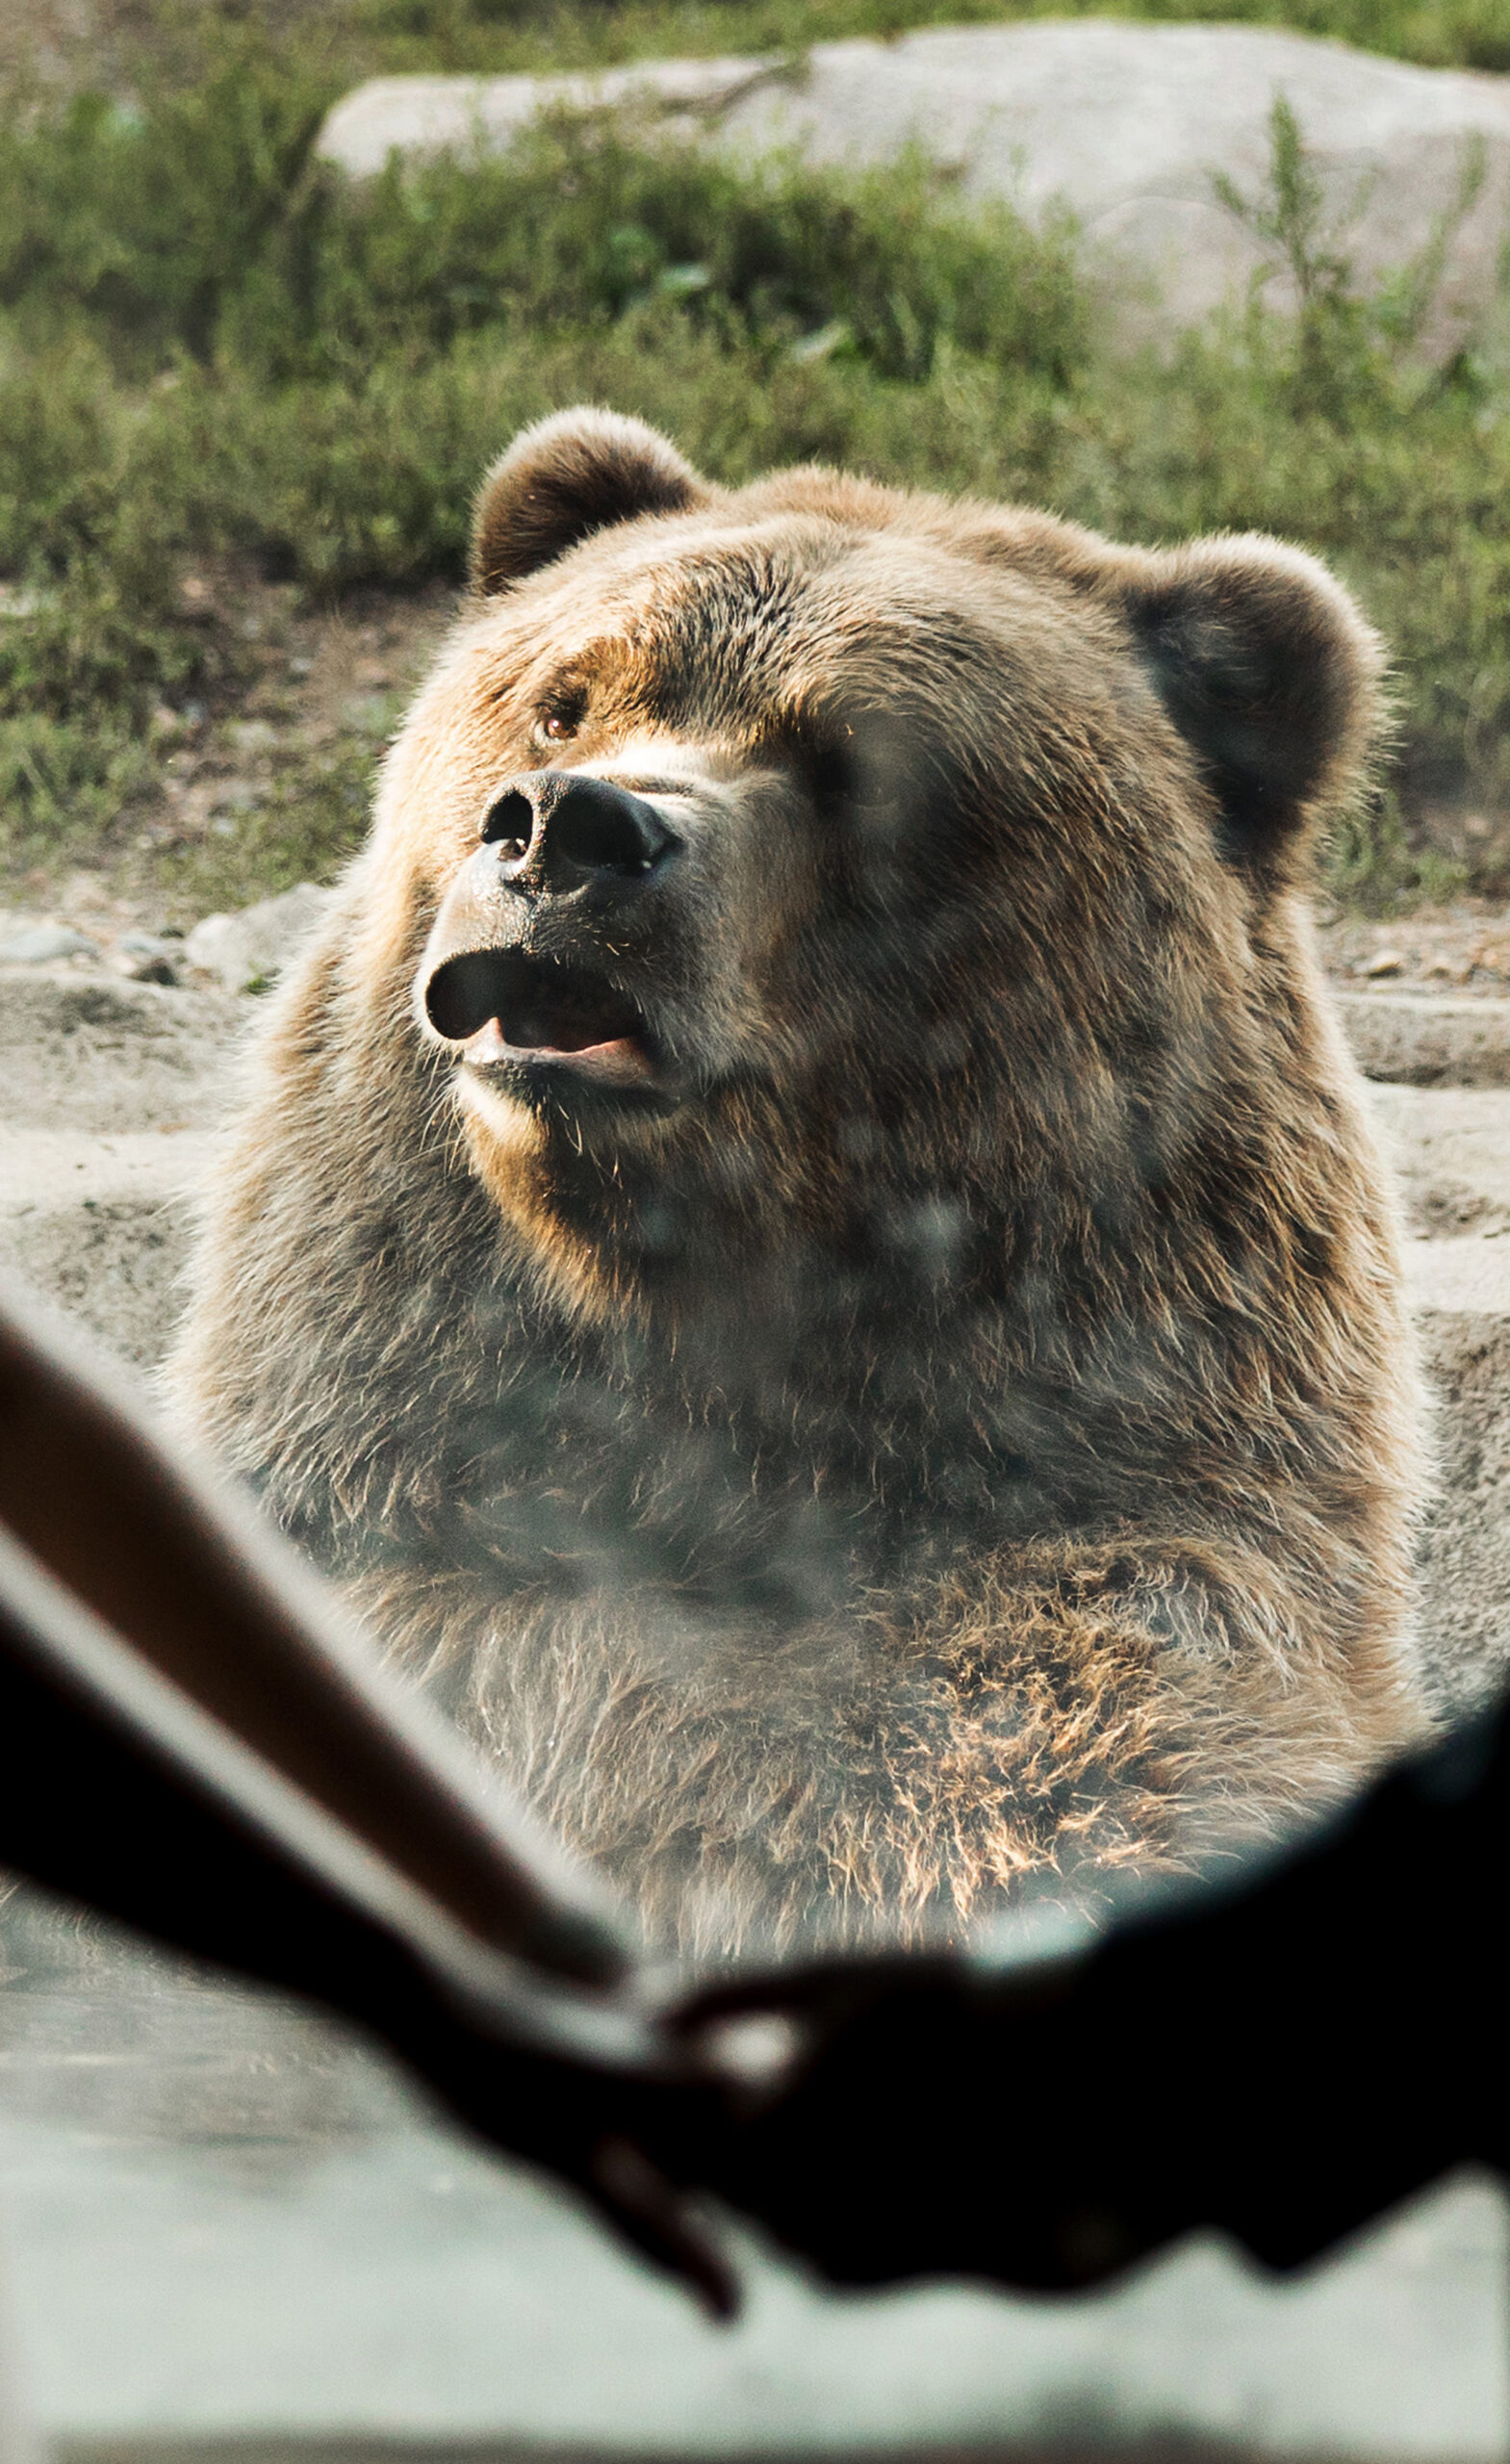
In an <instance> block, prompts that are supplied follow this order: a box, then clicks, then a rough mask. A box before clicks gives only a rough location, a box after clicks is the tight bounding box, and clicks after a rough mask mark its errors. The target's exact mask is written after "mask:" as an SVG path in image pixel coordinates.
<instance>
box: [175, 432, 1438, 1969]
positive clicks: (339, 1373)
mask: <svg viewBox="0 0 1510 2464" xmlns="http://www.w3.org/2000/svg"><path fill="white" fill-rule="evenodd" d="M1378 666H1379V655H1378V650H1377V645H1376V643H1375V641H1374V639H1373V637H1372V636H1371V635H1370V633H1369V630H1368V629H1367V627H1366V626H1365V625H1364V624H1363V622H1362V621H1361V620H1360V618H1359V616H1358V614H1357V613H1356V611H1355V609H1354V608H1353V607H1352V605H1351V604H1350V603H1349V602H1348V600H1347V599H1346V597H1345V596H1344V593H1343V592H1342V591H1341V590H1340V589H1339V588H1338V586H1337V585H1336V583H1335V582H1334V581H1332V580H1331V579H1330V578H1329V577H1328V576H1327V575H1326V574H1325V573H1324V572H1323V571H1322V570H1321V569H1320V568H1319V567H1318V566H1317V565H1316V564H1315V563H1314V562H1312V561H1311V560H1310V559H1309V558H1307V557H1306V556H1304V555H1301V554H1299V553H1298V552H1294V551H1292V550H1291V549H1288V548H1285V547H1283V546H1280V545H1277V544H1276V543H1275V542H1273V541H1271V540H1267V539H1259V538H1225V539H1216V540H1208V541H1205V542H1202V543H1199V544H1197V545H1194V546H1191V547H1189V548H1183V549H1179V550H1176V551H1172V552H1157V553H1156V552H1144V551H1139V550H1131V549H1125V548H1118V547H1114V546H1111V545H1109V544H1108V543H1107V542H1105V541H1103V540H1101V539H1098V538H1096V537H1094V536H1092V535H1091V534H1089V533H1088V532H1087V531H1084V530H1081V529H1077V528H1074V527H1072V526H1069V525H1067V524H1064V523H1062V522H1059V521H1056V520H1053V519H1050V518H1049V517H1047V516H1044V515H1040V514H1037V513H1031V512H1023V511H1013V510H1003V509H1001V508H998V507H995V506H991V505H987V504H980V503H947V502H944V501H940V500H938V499H935V498H932V497H927V496H918V495H906V494H900V493H895V492H893V491H890V490H888V489H884V488H882V487H877V486H873V485H870V484H867V483H864V482H861V481H859V480H857V479H853V478H847V477H843V476H840V475H835V474H833V473H832V472H826V471H818V470H804V471H795V472H787V473H784V474H782V475H779V476H777V477H774V478H771V479H767V480H765V481H763V482H761V483H760V484H758V485H756V486H754V487H751V488H747V489H745V490H743V491H742V492H739V493H737V494H735V493H725V492H724V491H722V490H719V489H717V488H714V487H711V486H709V485H707V484H705V483H704V481H703V480H702V479H701V478H699V477H698V476H697V475H695V474H694V473H693V472H692V471H691V470H690V469H689V468H688V467H687V466H686V464H685V463H684V462H683V461H682V460H681V459H680V457H679V456H678V454H677V453H676V452H675V451H674V450H673V449H672V448H671V447H670V446H669V445H667V444H666V443H665V442H664V440H662V439H661V438H659V437H657V436H655V435H654V434H653V433H652V432H651V431H650V430H648V429H646V428H643V427H640V426H639V425H638V424H633V423H630V422H627V421H622V420H617V419H614V418H611V417H609V416H608V415H606V414H602V413H594V412H586V411H578V412H572V413H567V414H563V415H561V416H560V417H558V418H556V419H554V420H551V421H548V422H546V423H545V424H543V425H542V426H540V427H538V428H536V429H534V430H532V431H530V432H529V433H527V434H526V435H525V436H524V437H522V438H521V439H520V440H519V441H518V442H517V443H516V444H515V446H514V447H513V449H512V450H511V451H510V452H509V453H508V454H507V455H506V456H505V457H504V459H503V460H502V462H501V463H500V464H499V466H498V468H497V469H496V471H495V472H494V473H493V475H492V476H491V478H490V480H489V481H488V483H487V486H486V488H485V490H484V492H483V495H482V497H481V500H480V503H479V509H478V514H477V521H476V529H475V545H474V565H473V594H472V597H471V600H470V602H469V603H468V604H467V605H466V607H465V608H464V611H463V613H462V616H461V620H460V622H459V624H458V627H457V629H456V631H455V633H454V635H453V636H452V638H451V640H450V642H449V645H448V648H447V649H446V651H445V652H444V654H443V655H442V657H441V659H440V662H439V664H438V667H437V669H436V671H435V674H434V675H433V677H432V678H431V680H430V681H429V682H428V684H427V685H426V686H425V688H424V689H423V691H422V694H421V696H420V698H419V701H418V703H417V704H416V706H415V708H414V710H413V713H412V714H411V717H410V719H409V722H408V725H407V726H406V728H405V729H404V731H403V732H402V734H401V736H400V737H399V739H398V741H397V745H396V746H395V748H394V750H393V752H392V754H391V756H390V757H389V759H388V763H387V766H386V771H385V775H384V779H383V783H382V788H381V793H380V796H379V800H378V806H377V812H376V820H375V826H374V830H373V833H372V835H371V841H370V843H369V845H368V847H367V849H366V851H365V853H364V854H363V855H362V856H361V857H360V858H359V859H358V860H357V861H356V863H355V864H354V866H353V867H352V869H351V870H350V872H349V873H348V874H347V876H346V883H345V886H344V887H343V889H342V891H341V893H340V896H339V899H338V901H337V903H336V906H335V910H334V911H333V913H332V914H331V916H330V919H329V921H328V922H327V923H326V924H325V925H324V927H323V929H322V930H321V932H320V937H319V940H318V944H317V945H316V946H315V947H314V948H313V949H312V950H311V951H310V952H309V954H308V957H307V959H306V961H305V963H303V964H302V965H301V966H300V967H298V968H297V970H296V972H295V973H294V977H293V979H292V980H291V981H290V982H288V983H287V985H286V986H285V987H284V988H282V989H281V990H280V992H279V993H278V995H277V996H276V998H275V1000H274V1001H273V1002H272V1003H271V1004H270V1005H269V1016H268V1018H267V1022H266V1025H265V1027H264V1029H263V1031H262V1033H261V1036H260V1039H259V1041H258V1045H257V1049H256V1052H255V1055H254V1061H253V1069H254V1083H253V1086H252V1089H251V1091H250V1096H249V1101H248V1103H247V1106H246V1109H245V1112H244V1115H243V1118H242V1120H241V1123H240V1126H239V1128H238V1130H237V1131H236V1133H235V1135H234V1138H233V1140H232V1142H231V1143H230V1145H229V1148H228V1151H227V1154H226V1156H225V1159H224V1161H223V1163H222V1166H221V1168H220V1170H219V1175H218V1181H217V1182H216V1184H215V1187H214V1190H213V1193H212V1198H211V1204H210V1212H209V1220H208V1224H207V1229H206V1233H205V1238H204V1242H203V1246H202V1250H201V1255H200V1259H199V1264H198V1270H197V1286H196V1296H195V1299H194V1304H193V1307H192V1314H191V1318H190V1321H189V1323H188V1327H187V1331H186V1335H185V1338H184V1342H183V1345H182V1347H181V1351H180V1355H179V1359H178V1364H177V1377H178V1382H179V1390H180V1393H181V1395H182V1396H183V1397H184V1399H185V1400H186V1402H187V1404H188V1407H189V1409H190V1410H191V1411H192V1414H193V1416H194V1417H195V1418H196V1420H197V1422H198V1424H199V1426H200V1427H201V1429H202V1430H204V1431H205V1432H206V1433H207V1434H208V1436H209V1437H210V1438H211V1440H212V1441H213V1443H214V1444H215V1445H216V1446H217V1447H218V1450H219V1451H220V1452H221V1454H222V1455H223V1456H225V1457H226V1458H228V1459H229V1461H230V1462H231V1463H232V1464H233V1465H235V1466H237V1467H239V1468H240V1469H241V1470H242V1471H243V1473H245V1474H246V1475H248V1476H250V1477H251V1478H252V1479H253V1480H254V1481H255V1482H256V1483H257V1484H258V1486H259V1487H260V1489H261V1491H262V1493H263V1495H264V1497H265V1498H266V1500H267V1501H268V1503H269V1505H270V1507H271V1508H272V1510H273V1511H274V1513H276V1514H277V1515H278V1516H279V1517H280V1518H281V1519H282V1520H283V1522H284V1523H285V1524H286V1525H287V1526H288V1527H290V1528H291V1529H292V1530H293V1531H294V1532H295V1533H296V1534H297V1535H298V1536H299V1537H300V1538H301V1539H302V1540H304V1541H305V1542H307V1543H308V1544H309V1545H310V1547H311V1548H313V1549H314V1550H315V1551H316V1552H317V1553H319V1554H320V1557H321V1558H322V1559H323V1560H324V1561H325V1562H326V1563H327V1564H329V1565H330V1566H332V1567H333V1568H334V1569H335V1570H336V1571H337V1572H338V1573H339V1574H340V1575H341V1577H342V1578H344V1579H345V1580H346V1582H347V1583H348V1584H349V1585H350V1586H351V1588H352V1590H353V1592H354V1595H355V1596H356V1598H357V1599H358V1601H359V1602H360V1603H361V1604H363V1605H364V1606H365V1608H366V1610H367V1611H368V1613H369V1615H370V1617H371V1622H372V1624H373V1626H374V1627H375V1629H376V1630H377V1631H378V1632H379V1634H381V1635H382V1636H383V1637H384V1638H385V1639H386V1641H387V1643H388V1644H389V1646H390V1647H391V1649H392V1650H393V1651H394V1652H395V1654H396V1655H397V1656H398V1658H399V1659H400V1661H401V1662H402V1663H403V1664H405V1665H407V1666H408V1667H409V1668H410V1669H412V1670H414V1671H416V1672H419V1673H421V1674H422V1675H423V1677H424V1678H425V1679H426V1680H427V1681H430V1682H431V1683H432V1684H433V1685H435V1686H436V1687H438V1688H439V1689H441V1690H442V1692H443V1693H444V1694H445V1695H446V1696H447V1698H448V1700H449V1701H450V1703H451V1704H452V1706H453V1707H454V1708H455V1710H456V1712H457V1713H458V1715H459V1716H460V1717H461V1718H462V1719H463V1721H465V1722H466V1723H467V1724H468V1725H469V1726H470V1727H471V1728H472V1730H473V1732H475V1733H477V1734H479V1735H480V1736H481V1737H482V1738H484V1739H485V1740H486V1742H487V1743H488V1745H489V1746H490V1747H491V1748H492V1749H493V1750H494V1751H495V1752H496V1754H497V1756H498V1758H499V1762H500V1763H501V1765H502V1767H503V1769H504V1771H505V1772H506V1773H507V1775H508V1776H509V1778H510V1779H511V1780H512V1781H513V1782H514V1783H515V1784H516V1785H517V1786H518V1787H520V1788H521V1789H523V1790H524V1791H525V1793H526V1794H527V1795H528V1796H529V1797H530V1798H532V1799H533V1801H534V1802H535V1804H536V1805H537V1806H538V1807H539V1808H540V1809H542V1810H543V1811H544V1812H545V1814H546V1815H547V1816H548V1817H549V1818H550V1820H552V1821H553V1822H554V1823H555V1824H556V1825H558V1826H559V1828H560V1830H561V1831H562V1832H563V1833H564V1834H565V1835H566V1836H567V1837H568V1838H569V1839H570V1840H572V1841H574V1842H575V1843H576V1845H577V1846H578V1847H579V1848H580V1849H582V1850H583V1851H585V1852H586V1853H587V1854H588V1855H589V1856H591V1857H593V1858H595V1859H597V1860H598V1861H600V1862H601V1864H602V1865H603V1866H604V1867H606V1868H607V1870H608V1871H609V1872H610V1873H611V1874H612V1875H613V1876H614V1877H616V1878H617V1879H618V1880H619V1881H620V1882H621V1883H622V1884H623V1885H625V1886H627V1889H628V1890H629V1892H630V1893H631V1895H632V1896H633V1897H634V1898H635V1899H636V1901H637V1903H638V1905H639V1906H640V1908H641V1910H642V1911H643V1912H644V1916H645V1920H646V1923H647V1925H648V1927H649V1929H650V1931H651V1933H652V1935H653V1937H654V1938H658V1939H660V1940H663V1941H672V1942H679V1943H680V1945H681V1946H682V1947H684V1948H688V1949H692V1950H703V1951H711V1950H715V1949H722V1948H727V1947H729V1946H730V1945H733V1944H736V1943H740V1942H744V1943H752V1942H756V1943H760V1944H762V1945H772V1944H776V1943H780V1942H782V1941H784V1940H787V1939H790V1938H792V1936H793V1935H794V1934H795V1933H798V1932H800V1931H802V1930H804V1929H806V1932H807V1935H808V1938H812V1937H814V1936H816V1937H817V1938H822V1939H827V1940H835V1939H842V1938H849V1939H854V1938H863V1937H865V1936H867V1935H874V1934H876V1933H879V1932H891V1933H894V1934H899V1935H906V1934H909V1933H910V1934H913V1935H916V1934H918V1933H922V1932H928V1931H930V1930H937V1931H941V1932H944V1933H948V1932H951V1931H955V1930H958V1928H959V1926H960V1924H961V1923H962V1922H963V1921H964V1920H965V1919H967V1918H968V1917H969V1916H970V1915H971V1914H972V1912H976V1913H979V1912H982V1911H984V1910H986V1909H988V1908H990V1907H992V1906H994V1905H1000V1904H1001V1902H1002V1900H1003V1898H1004V1897H1005V1896H1008V1895H1011V1894H1012V1893H1014V1892H1016V1891H1018V1890H1020V1889H1021V1888H1022V1887H1023V1886H1025V1884H1035V1885H1036V1886H1041V1885H1042V1884H1043V1882H1044V1881H1045V1880H1048V1881H1049V1882H1050V1883H1051V1884H1052V1886H1053V1887H1055V1888H1068V1889H1071V1890H1073V1891H1074V1892H1076V1893H1077V1894H1079V1893H1084V1892H1086V1891H1091V1892H1092V1893H1093V1892H1094V1890H1095V1889H1096V1887H1097V1877H1098V1876H1099V1875H1103V1874H1106V1873H1108V1872H1111V1871H1113V1870H1114V1869H1116V1868H1119V1867H1127V1866H1136V1867H1139V1868H1147V1869H1159V1868H1163V1869H1165V1870H1168V1869H1171V1868H1176V1867H1180V1866H1183V1865H1186V1864H1188V1863H1189V1862H1190V1861H1191V1860H1193V1859H1195V1858H1197V1857H1199V1856H1201V1855H1203V1854H1205V1853H1206V1852H1208V1851H1210V1850H1211V1849H1213V1848H1215V1847H1216V1846H1218V1845H1219V1844H1220V1843H1222V1842H1223V1841H1226V1840H1231V1839H1235V1838H1237V1837H1240V1836H1255V1835H1265V1834H1267V1833H1269V1832H1272V1831H1273V1830H1274V1829H1275V1828H1277V1827H1278V1826H1281V1825H1283V1824H1284V1823H1286V1822H1287V1821H1289V1820H1291V1819H1292V1818H1294V1817H1296V1816H1298V1815H1300V1814H1303V1813H1305V1812H1307V1811H1309V1810H1310V1809H1314V1808H1316V1807H1317V1806H1318V1803H1320V1802H1322V1801H1324V1800H1326V1799H1328V1798H1330V1797H1331V1796H1333V1795H1334V1794H1335V1793H1336V1792H1337V1791H1339V1790H1340V1789H1342V1788H1343V1787H1344V1786H1345V1785H1346V1784H1348V1783H1349V1782H1350V1781H1351V1780H1352V1779H1353V1778H1354V1777H1355V1775H1357V1774H1359V1773H1361V1772H1362V1771H1363V1770H1365V1769H1366V1768H1367V1767H1368V1766H1369V1765H1370V1764H1371V1763H1373V1762H1374V1761H1375V1760H1377V1759H1378V1758H1380V1757H1381V1756H1382V1755H1384V1754H1385V1753H1386V1752H1388V1751H1389V1750H1391V1749H1392V1748H1393V1747H1395V1745H1396V1744H1397V1743H1398V1742H1399V1741H1401V1740H1402V1739H1403V1738H1405V1737H1406V1736H1407V1735H1409V1734H1410V1733H1411V1732H1412V1731H1413V1729H1414V1727H1415V1726H1416V1724H1417V1720H1418V1712H1417V1709H1416V1707H1415V1697H1414V1693H1413V1687H1412V1681H1411V1677H1410V1665H1409V1655H1408V1648H1407V1643H1406V1640H1405V1635H1406V1622H1407V1608H1408V1597H1407V1594H1408V1584H1407V1564H1408V1542H1409V1521H1410V1506H1411V1502H1412V1500H1413V1498H1414V1496H1415V1494H1416V1491H1417V1483H1418V1466H1417V1459H1416V1453H1415V1399H1414V1388H1413V1381H1412V1372H1411V1367H1410V1360H1409V1349H1408V1342H1407V1335H1406V1330H1405V1325H1404V1322H1403V1318H1402V1310H1401V1301H1400V1294H1399V1281H1398V1271H1397V1264H1396V1257H1395V1241H1394V1235H1393V1230H1392V1225H1391V1219H1390V1210H1389V1205H1388V1202H1387V1199H1386V1196H1385V1194H1384V1193H1383V1191H1382V1189H1381V1183H1380V1175H1379V1170H1378V1167H1377V1165H1376V1162H1375V1159H1374V1155H1373V1152H1372V1148H1371V1146H1370V1143H1369V1137H1368V1134H1367V1132H1366V1130H1365V1128H1364V1126H1363V1123H1362V1120H1361V1118H1360V1112H1359V1105H1358V1100H1357V1094H1356V1090H1355V1084H1354V1078H1353V1072H1352V1070H1351V1068H1350V1066H1349V1065H1348V1063H1347V1061H1346V1059H1345V1057H1344V1053H1343V1050H1342V1048H1341V1044H1340V1041H1339V1038H1338V1034H1337V1030H1336V1027H1335V1025H1334V1022H1333V1019H1332V1017H1331V1015H1330V1014H1329V1012H1328V1009H1327V1006H1326V1002H1325V999H1324V996H1323V993H1322V990H1321V988H1320V986H1319V983H1318V975H1317V969H1316V965H1315V962H1314V958H1313V955H1312V950H1311V945H1310V940H1309V936H1308V925H1307V919H1306V912H1305V906H1304V883H1305V876H1306V872H1307V867H1308V861H1309V850H1310V844H1311V841H1312V839H1313V837H1314V835H1315V832H1316V829H1317V827H1318V823H1320V822H1321V821H1322V820H1324V818H1325V817H1326V815H1327V814H1328V813H1329V812H1331V811H1333V810H1334V809H1336V808H1337V807H1338V806H1339V804H1340V802H1341V801H1342V800H1344V799H1345V798H1346V797H1347V796H1348V795H1349V794H1351V793H1352V792H1353V791H1354V790H1355V788H1356V786H1357V783H1358V782H1359V779H1360V776H1361V771H1362V766H1363V764H1364V763H1365V761H1366V758H1367V756H1368V752H1369V742H1370V737H1371V734H1372V732H1373V730H1374V727H1375V724H1376V715H1377V713H1376V693H1377V685H1376V679H1377V674H1378ZM593 781H596V782H600V783H606V785H601V786H600V787H598V788H590V787H587V786H584V783H585V782H593ZM611 790H612V791H616V792H610V791H611Z"/></svg>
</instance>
